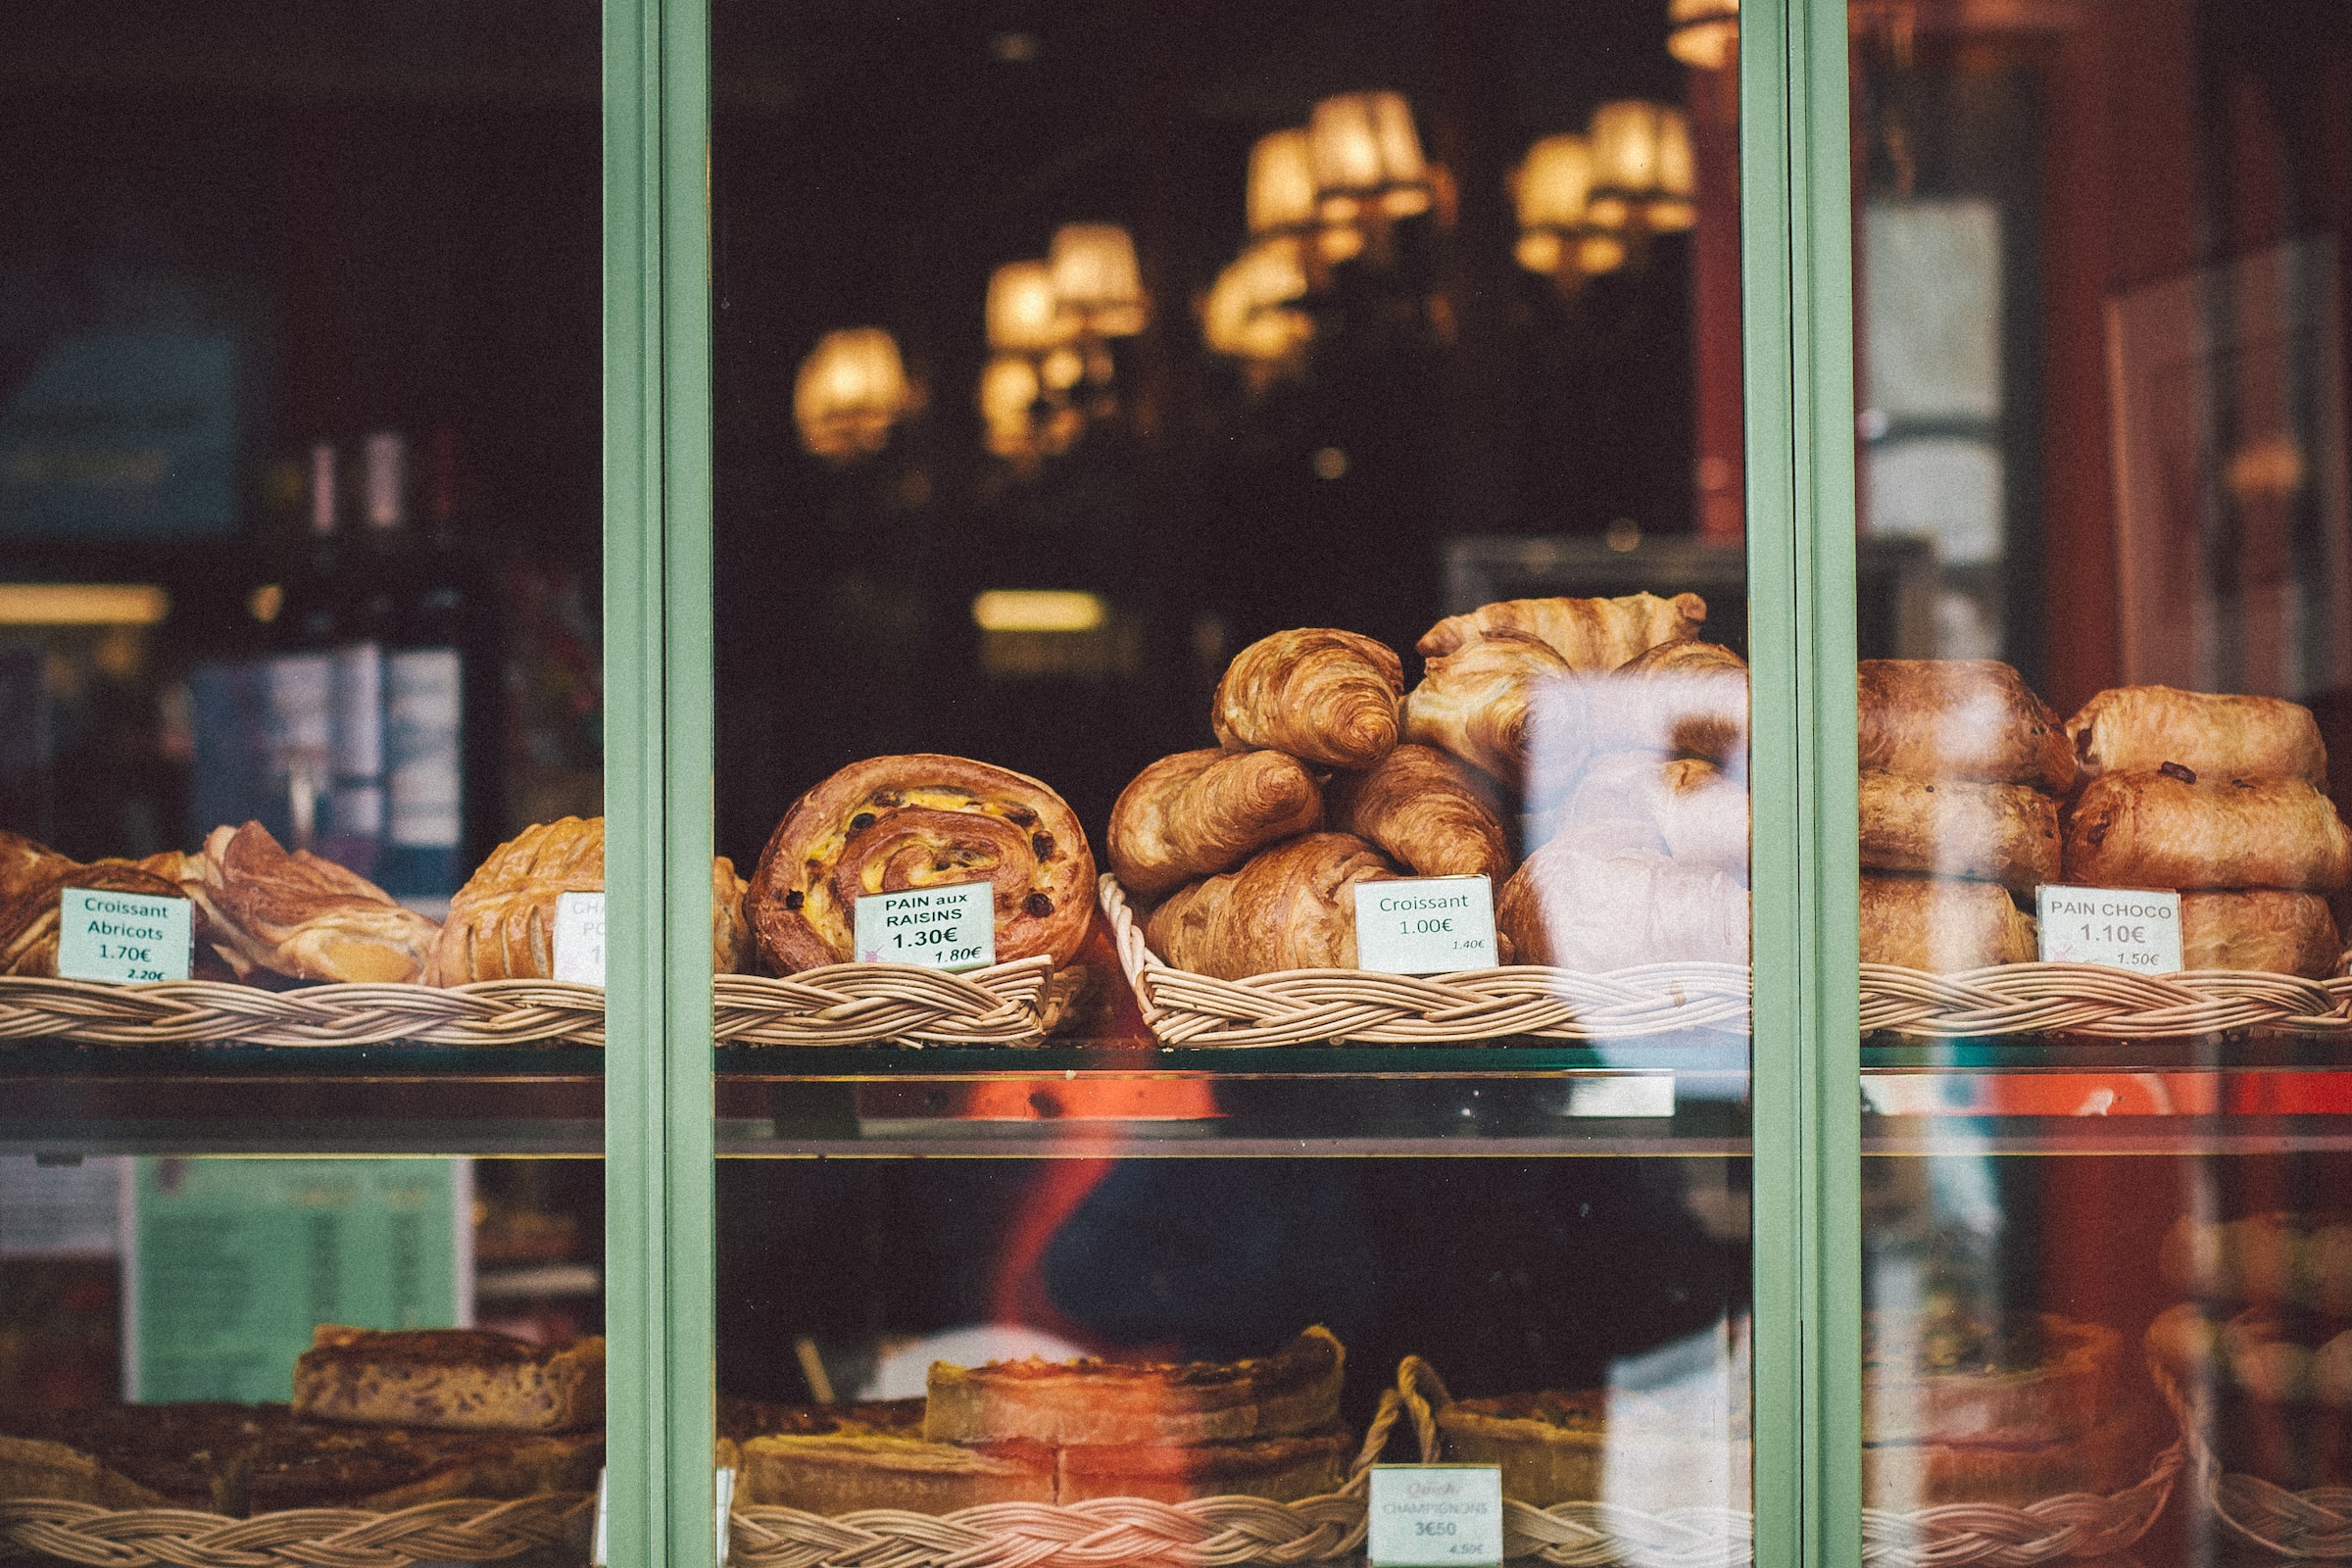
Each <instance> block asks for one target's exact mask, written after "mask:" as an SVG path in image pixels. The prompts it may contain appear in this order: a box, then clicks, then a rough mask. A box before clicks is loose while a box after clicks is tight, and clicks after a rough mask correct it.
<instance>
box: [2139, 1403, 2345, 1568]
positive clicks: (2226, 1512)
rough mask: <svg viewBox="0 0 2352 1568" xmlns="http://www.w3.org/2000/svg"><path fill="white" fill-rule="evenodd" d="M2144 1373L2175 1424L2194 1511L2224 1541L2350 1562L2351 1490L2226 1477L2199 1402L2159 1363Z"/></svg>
mask: <svg viewBox="0 0 2352 1568" xmlns="http://www.w3.org/2000/svg"><path fill="white" fill-rule="evenodd" d="M2148 1371H2149V1374H2150V1375H2151V1376H2153V1377H2154V1378H2155V1380H2156V1387H2157V1389H2158V1390H2159V1391H2160V1392H2161V1393H2162V1394H2163V1395H2164V1397H2165V1402H2166V1403H2168V1404H2170V1405H2171V1406H2172V1407H2173V1414H2174V1415H2175V1416H2177V1417H2178V1418H2179V1419H2180V1442H2181V1444H2182V1445H2183V1446H2186V1448H2187V1450H2188V1459H2189V1472H2190V1475H2191V1476H2192V1477H2193V1481H2192V1484H2191V1488H2190V1495H2192V1496H2193V1497H2195V1499H2196V1504H2197V1506H2198V1507H2200V1508H2202V1509H2203V1510H2204V1511H2205V1512H2206V1513H2208V1514H2210V1515H2211V1516H2212V1517H2213V1518H2215V1519H2216V1520H2219V1521H2220V1522H2221V1524H2222V1525H2223V1527H2224V1528H2225V1529H2227V1530H2228V1531H2229V1534H2230V1535H2232V1536H2234V1537H2236V1538H2237V1539H2238V1540H2240V1541H2242V1542H2245V1543H2246V1544H2249V1545H2253V1546H2258V1547H2260V1548H2261V1549H2262V1550H2264V1551H2267V1552H2270V1553H2272V1554H2274V1555H2276V1556H2279V1557H2293V1558H2301V1559H2308V1560H2315V1561H2337V1562H2340V1561H2342V1560H2344V1559H2345V1558H2348V1557H2352V1487H2315V1488H2313V1489H2312V1490H2311V1491H2309V1492H2290V1491H2288V1490H2287V1489H2286V1488H2284V1487H2281V1486H2278V1485H2276V1484H2275V1483H2273V1482H2269V1481H2265V1480H2263V1479H2262V1478H2261V1477H2259V1476H2249V1475H2232V1474H2229V1473H2228V1472H2226V1471H2225V1470H2224V1469H2223V1468H2222V1461H2221V1458H2220V1456H2219V1455H2217V1454H2216V1453H2215V1452H2214V1451H2213V1446H2212V1444H2211V1443H2210V1442H2209V1441H2207V1438H2206V1432H2207V1430H2208V1428H2209V1425H2210V1423H2209V1421H2208V1415H2209V1412H2208V1410H2207V1408H2206V1406H2205V1404H2204V1402H2203V1400H2202V1399H2201V1398H2198V1397H2191V1396H2190V1395H2188V1394H2186V1393H2184V1392H2182V1390H2181V1388H2180V1383H2179V1381H2178V1380H2176V1379H2175V1378H2174V1377H2173V1375H2172V1372H2171V1371H2170V1369H2168V1368H2167V1367H2165V1366H2164V1364H2163V1363H2162V1362H2159V1361H2155V1360H2153V1359H2151V1360H2150V1361H2149V1363H2148Z"/></svg>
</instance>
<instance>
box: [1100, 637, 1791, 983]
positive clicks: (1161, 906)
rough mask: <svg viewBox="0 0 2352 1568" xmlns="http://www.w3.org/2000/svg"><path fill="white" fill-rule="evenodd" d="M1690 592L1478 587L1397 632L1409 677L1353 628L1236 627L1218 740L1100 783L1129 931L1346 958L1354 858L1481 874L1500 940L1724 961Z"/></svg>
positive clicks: (1554, 948) (1222, 952)
mask: <svg viewBox="0 0 2352 1568" xmlns="http://www.w3.org/2000/svg"><path fill="white" fill-rule="evenodd" d="M1705 617H1706V604H1705V602H1704V601H1703V600H1701V599H1699V598H1698V596H1697V595H1695V594H1682V595H1678V596H1676V597H1674V598H1672V599H1661V598H1658V597H1657V596H1655V595H1651V594H1633V595H1629V596H1627V597H1625V598H1620V599H1523V600H1511V601H1506V602H1503V603H1499V604H1493V605H1487V606H1484V607H1483V608H1481V609H1479V610H1476V611H1473V612H1471V613H1468V614H1463V615H1454V616H1449V617H1448V618H1446V619H1445V620H1442V621H1440V622H1438V624H1437V625H1435V626H1433V627H1431V628H1430V630H1429V631H1428V633H1427V634H1426V635H1424V636H1423V637H1422V638H1421V639H1420V641H1419V642H1418V643H1417V644H1416V645H1415V648H1416V651H1417V652H1418V653H1419V654H1421V655H1422V656H1423V658H1424V660H1425V661H1426V665H1425V669H1424V673H1423V675H1422V678H1421V680H1420V681H1419V683H1418V684H1416V685H1415V686H1413V687H1412V689H1411V690H1410V691H1407V690H1406V689H1405V684H1404V670H1403V662H1402V661H1401V660H1400V659H1399V658H1398V657H1397V653H1396V652H1395V651H1394V650H1392V649H1390V648H1388V647H1385V646H1384V645H1382V644H1381V643H1379V642H1376V641H1374V640H1373V639H1371V638H1369V637H1364V636H1360V635H1358V634H1356V633H1354V632H1348V631H1339V630H1332V629H1328V628H1307V629H1302V630H1296V631H1285V632H1277V633H1275V634H1274V635H1273V636H1270V637H1267V638H1264V639H1262V640H1261V641H1259V642H1256V643H1253V644H1251V645H1250V647H1248V648H1246V649H1244V650H1243V651H1242V652H1241V653H1240V654H1239V655H1237V656H1236V657H1235V659H1234V660H1233V662H1232V663H1231V665H1229V666H1228V667H1227V669H1226V671H1225V673H1224V677H1223V678H1222V679H1221V680H1220V681H1219V682H1218V684H1217V690H1216V695H1215V698H1214V700H1213V705H1212V712H1211V715H1210V717H1211V723H1212V727H1213V730H1214V733H1215V736H1216V739H1217V741H1218V743H1219V744H1218V745H1217V746H1216V747H1214V748H1209V749H1204V750H1201V751H1193V752H1183V753H1179V754H1178V755H1176V756H1174V757H1168V758H1163V759H1162V760H1159V761H1157V762H1154V763H1152V765H1151V766H1150V767H1147V768H1146V769H1144V771H1143V772H1142V773H1140V774H1139V775H1137V777H1136V778H1135V780H1134V782H1132V783H1131V784H1129V785H1128V787H1127V789H1126V790H1125V792H1124V793H1122V794H1121V795H1120V797H1119V799H1118V802H1117V804H1116V805H1115V806H1113V807H1112V809H1111V815H1110V827H1109V833H1108V836H1107V840H1106V848H1107V850H1108V852H1109V858H1110V863H1111V868H1112V870H1113V871H1114V872H1115V873H1116V874H1117V876H1118V879H1119V882H1120V885H1121V886H1122V888H1124V889H1125V891H1126V893H1127V894H1128V896H1129V898H1130V899H1131V900H1132V901H1133V902H1134V903H1135V904H1136V905H1138V906H1139V907H1141V908H1142V909H1143V910H1144V911H1145V920H1146V925H1145V934H1146V938H1147V940H1148V941H1149V943H1150V945H1151V947H1152V950H1153V951H1154V952H1155V953H1157V954H1158V955H1159V956H1161V957H1162V958H1164V959H1165V960H1166V961H1167V962H1169V963H1171V964H1173V965H1175V966H1176V967H1178V968H1181V969H1189V970H1192V971H1194V972H1197V973H1201V974H1209V975H1216V976H1219V977H1222V978H1226V979H1239V978H1242V977H1244V976H1247V975H1252V974H1262V973H1266V972H1269V971H1273V970H1281V969H1299V968H1352V967H1354V966H1355V961H1356V950H1355V924H1354V895H1353V892H1352V890H1353V888H1354V887H1355V885H1356V884H1357V883H1360V882H1366V881H1376V880H1383V879H1391V878H1396V877H1399V876H1406V875H1411V876H1469V875H1484V876H1487V877H1489V878H1491V879H1493V881H1494V883H1495V886H1496V888H1497V889H1498V894H1497V897H1496V901H1495V927H1496V937H1497V943H1498V946H1499V947H1500V948H1501V950H1502V956H1503V957H1504V960H1505V961H1506V962H1520V963H1548V964H1557V965H1560V966H1563V967H1568V968H1576V969H1587V970H1600V969H1617V968H1624V967H1628V966H1631V965H1634V964H1640V963H1646V962H1665V961H1692V960H1699V961H1719V962H1727V963H1740V962H1744V961H1746V957H1747V889H1746V886H1745V880H1746V874H1747V791H1746V782H1745V779H1746V756H1747V670H1746V666H1745V664H1744V663H1742V662H1741V661H1740V658H1739V657H1738V656H1737V655H1735V654H1733V653H1732V652H1730V651H1729V650H1728V649H1724V648H1721V647H1719V646H1717V645H1715V644H1712V643H1707V642H1703V641H1700V640H1699V639H1698V636H1697V633H1698V631H1699V628H1700V626H1701V625H1702V623H1703V622H1704V620H1705ZM1522 857H1524V858H1522Z"/></svg>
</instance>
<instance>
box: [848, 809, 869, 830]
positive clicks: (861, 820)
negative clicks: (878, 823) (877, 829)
mask: <svg viewBox="0 0 2352 1568" xmlns="http://www.w3.org/2000/svg"><path fill="white" fill-rule="evenodd" d="M873 825H874V813H873V812H871V811H859V812H858V814H857V815H856V816H853V817H851V818H850V831H851V832H853V833H862V832H864V831H865V830H866V829H867V828H869V827H872V826H873Z"/></svg>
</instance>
